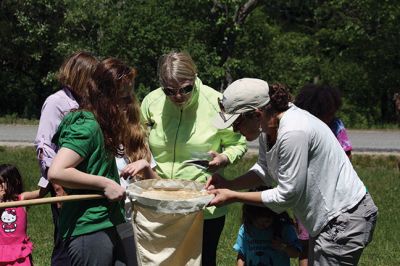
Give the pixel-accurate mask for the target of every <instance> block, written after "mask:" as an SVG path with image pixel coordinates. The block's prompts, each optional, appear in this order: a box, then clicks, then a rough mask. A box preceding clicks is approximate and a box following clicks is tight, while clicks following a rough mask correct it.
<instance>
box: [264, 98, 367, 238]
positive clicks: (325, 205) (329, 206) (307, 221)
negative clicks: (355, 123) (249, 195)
mask: <svg viewBox="0 0 400 266" xmlns="http://www.w3.org/2000/svg"><path fill="white" fill-rule="evenodd" d="M261 137H263V136H261ZM260 153H263V154H260V157H261V158H264V159H265V161H264V163H265V165H266V166H267V172H266V173H265V174H266V176H267V177H265V180H266V181H268V179H269V178H272V179H274V180H275V181H276V182H277V186H276V187H275V188H273V189H270V190H266V191H263V192H262V195H261V196H262V200H263V202H264V204H265V205H266V206H268V207H269V208H271V209H272V210H274V211H276V212H282V211H283V210H285V209H287V208H292V209H293V211H294V214H295V215H296V216H297V217H298V218H299V219H300V220H301V222H302V223H303V224H304V226H305V227H306V229H307V230H308V231H309V233H310V235H311V236H316V235H317V234H318V233H319V232H320V231H321V230H322V229H323V227H324V226H325V225H326V224H327V223H328V222H329V221H330V220H331V219H333V218H335V217H337V216H338V215H339V214H341V213H342V212H345V211H347V210H348V209H351V208H352V207H354V206H355V205H356V204H357V203H358V202H359V201H360V200H361V199H362V198H363V196H364V195H365V193H366V189H365V186H364V184H363V182H362V181H361V180H360V178H359V177H358V175H357V173H356V172H355V171H354V169H353V166H352V164H351V162H350V160H349V158H348V157H347V155H346V153H345V152H344V151H343V148H342V147H341V146H340V144H339V142H338V140H337V139H336V137H335V136H334V134H333V133H332V131H331V130H330V129H329V127H328V126H327V125H325V123H323V122H322V121H321V120H319V119H318V118H316V117H314V116H313V115H311V114H310V113H308V112H307V111H304V110H302V109H300V108H298V107H296V106H294V105H291V107H290V108H289V110H287V111H286V112H285V113H284V114H283V116H282V118H281V119H280V122H279V129H278V137H277V141H276V143H275V145H273V146H272V147H271V149H270V150H269V151H267V150H266V145H265V144H264V145H263V146H260ZM264 155H265V156H264ZM263 156H264V157H263ZM259 163H260V162H259ZM268 176H269V177H268Z"/></svg>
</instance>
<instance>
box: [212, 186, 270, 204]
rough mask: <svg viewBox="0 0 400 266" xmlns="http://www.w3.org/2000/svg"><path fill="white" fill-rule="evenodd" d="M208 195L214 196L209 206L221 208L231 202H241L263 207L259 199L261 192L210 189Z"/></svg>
mask: <svg viewBox="0 0 400 266" xmlns="http://www.w3.org/2000/svg"><path fill="white" fill-rule="evenodd" d="M208 193H209V194H214V195H215V197H214V198H213V199H212V200H211V202H210V204H209V205H215V206H221V205H226V204H229V203H233V202H242V203H247V204H253V205H258V206H264V205H263V202H262V199H261V192H239V191H233V190H229V189H211V190H208Z"/></svg>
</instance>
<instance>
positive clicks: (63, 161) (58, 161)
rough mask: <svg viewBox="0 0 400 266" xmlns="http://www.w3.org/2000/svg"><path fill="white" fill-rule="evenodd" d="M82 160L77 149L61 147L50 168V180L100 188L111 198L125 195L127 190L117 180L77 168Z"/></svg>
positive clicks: (61, 183)
mask: <svg viewBox="0 0 400 266" xmlns="http://www.w3.org/2000/svg"><path fill="white" fill-rule="evenodd" d="M82 161H83V158H82V157H81V156H80V155H79V154H78V153H76V152H75V151H73V150H71V149H68V148H61V149H60V150H59V151H58V153H57V155H56V157H55V158H54V160H53V163H52V165H51V167H50V169H49V172H48V178H49V180H50V181H51V182H53V183H55V184H59V185H61V186H63V187H67V188H73V189H90V190H98V191H101V192H103V193H104V195H105V196H106V197H107V198H108V199H110V200H121V199H123V198H124V197H125V190H124V189H123V188H122V187H121V186H120V185H119V184H118V183H116V182H115V181H113V180H111V179H108V178H106V177H103V176H97V175H91V174H87V173H84V172H82V171H79V170H77V169H76V168H75V167H76V166H77V165H79V163H81V162H82Z"/></svg>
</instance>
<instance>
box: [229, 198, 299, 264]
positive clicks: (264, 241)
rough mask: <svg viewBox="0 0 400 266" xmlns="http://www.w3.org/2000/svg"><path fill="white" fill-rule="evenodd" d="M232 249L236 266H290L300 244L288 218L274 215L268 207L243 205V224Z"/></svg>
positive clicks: (285, 214)
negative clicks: (235, 255)
mask: <svg viewBox="0 0 400 266" xmlns="http://www.w3.org/2000/svg"><path fill="white" fill-rule="evenodd" d="M233 248H234V250H235V251H237V252H238V256H237V266H244V265H245V266H252V265H266V266H267V265H268V266H270V265H278V266H285V265H287V266H289V265H290V258H297V257H298V256H299V254H300V252H301V245H300V242H299V240H298V238H297V234H296V230H295V228H294V226H293V223H292V222H291V219H290V217H289V215H288V214H287V213H286V212H284V213H281V214H277V213H275V212H273V211H272V210H270V209H269V208H267V207H261V206H255V205H248V204H243V216H242V225H241V227H240V229H239V233H238V237H237V240H236V243H235V245H234V246H233Z"/></svg>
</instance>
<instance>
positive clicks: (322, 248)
mask: <svg viewBox="0 0 400 266" xmlns="http://www.w3.org/2000/svg"><path fill="white" fill-rule="evenodd" d="M377 215H378V208H377V207H376V206H375V204H374V202H373V200H372V198H371V196H370V195H369V193H366V194H365V196H364V198H363V199H362V200H361V201H360V202H359V203H358V204H357V205H356V206H355V207H353V208H352V209H350V210H348V211H347V212H344V213H342V214H341V215H339V216H338V217H336V218H334V219H332V220H331V221H330V222H329V223H328V224H327V225H326V226H325V227H324V229H323V230H322V231H321V233H320V234H319V235H317V236H316V237H311V238H310V249H309V250H310V254H309V260H308V263H309V264H308V265H311V266H320V265H324V266H325V265H357V264H358V261H359V260H360V257H361V254H362V252H363V250H364V248H365V247H366V246H367V245H368V244H369V243H370V242H371V240H372V236H373V233H374V229H375V225H376V220H377Z"/></svg>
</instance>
